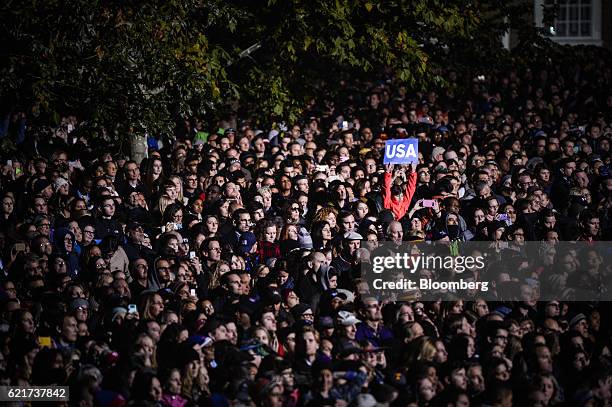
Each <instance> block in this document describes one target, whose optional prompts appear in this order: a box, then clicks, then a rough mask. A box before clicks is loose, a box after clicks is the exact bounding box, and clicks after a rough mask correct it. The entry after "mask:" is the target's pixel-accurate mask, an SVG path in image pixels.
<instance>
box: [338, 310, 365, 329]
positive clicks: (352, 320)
mask: <svg viewBox="0 0 612 407" xmlns="http://www.w3.org/2000/svg"><path fill="white" fill-rule="evenodd" d="M337 321H338V324H340V325H342V326H350V325H355V324H357V323H359V322H361V321H360V320H359V319H357V317H355V315H353V314H352V313H350V312H348V311H340V312H338V318H337Z"/></svg>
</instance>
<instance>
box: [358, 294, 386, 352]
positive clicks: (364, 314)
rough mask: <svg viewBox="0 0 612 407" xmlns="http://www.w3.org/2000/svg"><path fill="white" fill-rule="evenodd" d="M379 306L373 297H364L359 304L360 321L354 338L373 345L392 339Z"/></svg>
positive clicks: (380, 344)
mask: <svg viewBox="0 0 612 407" xmlns="http://www.w3.org/2000/svg"><path fill="white" fill-rule="evenodd" d="M380 309H381V306H380V303H379V302H378V300H377V299H376V298H375V297H364V298H363V299H362V300H361V301H360V304H359V314H360V315H361V320H362V321H363V322H361V323H360V324H358V325H357V333H356V334H355V338H356V339H357V340H358V341H359V342H361V341H366V340H367V341H369V342H371V343H372V344H373V345H374V346H385V345H388V344H389V343H390V342H391V341H392V340H393V334H392V333H391V331H390V330H389V329H388V328H387V327H386V326H384V324H383V318H382V312H381V311H380Z"/></svg>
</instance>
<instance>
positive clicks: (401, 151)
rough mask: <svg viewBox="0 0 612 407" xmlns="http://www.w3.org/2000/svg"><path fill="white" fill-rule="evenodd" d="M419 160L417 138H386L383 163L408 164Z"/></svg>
mask: <svg viewBox="0 0 612 407" xmlns="http://www.w3.org/2000/svg"><path fill="white" fill-rule="evenodd" d="M418 162H419V140H418V139H415V138H406V139H397V140H387V141H386V142H385V157H384V159H383V163H384V164H410V163H417V164H418Z"/></svg>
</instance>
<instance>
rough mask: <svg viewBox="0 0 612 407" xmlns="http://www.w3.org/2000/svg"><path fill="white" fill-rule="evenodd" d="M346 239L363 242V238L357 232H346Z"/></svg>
mask: <svg viewBox="0 0 612 407" xmlns="http://www.w3.org/2000/svg"><path fill="white" fill-rule="evenodd" d="M344 239H346V240H363V236H361V235H360V234H359V233H357V232H346V233H345V234H344Z"/></svg>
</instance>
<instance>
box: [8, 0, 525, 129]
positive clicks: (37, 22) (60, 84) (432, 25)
mask: <svg viewBox="0 0 612 407" xmlns="http://www.w3.org/2000/svg"><path fill="white" fill-rule="evenodd" d="M524 4H525V2H518V5H517V4H514V3H512V2H505V1H502V0H481V1H467V2H466V1H463V0H414V1H413V0H387V1H374V0H268V1H253V0H167V1H163V2H159V1H150V0H141V1H133V0H132V1H130V0H127V1H120V0H115V1H113V0H71V1H60V0H46V1H38V0H23V1H20V2H16V1H9V2H5V4H4V5H1V6H0V18H2V21H3V22H4V25H3V26H2V27H0V33H1V34H0V35H1V38H2V41H1V43H2V49H1V54H2V61H3V62H2V65H0V91H1V92H2V95H3V96H2V97H3V100H5V101H9V103H13V104H17V105H19V106H22V107H24V108H27V109H29V110H31V111H32V112H33V113H35V114H36V115H38V118H39V121H40V122H41V123H47V122H51V123H52V122H54V121H55V122H57V120H58V118H59V116H60V115H62V114H66V113H69V112H70V113H76V114H77V115H78V116H80V117H81V119H85V120H87V124H88V125H89V126H90V127H92V128H99V127H104V128H105V129H108V130H115V131H118V132H119V133H123V134H124V133H125V132H128V131H131V130H134V131H138V132H144V131H147V132H150V133H159V132H164V131H170V129H171V128H172V126H173V123H174V120H176V118H177V117H180V116H181V115H184V116H193V115H197V116H202V115H206V114H208V115H211V114H212V115H214V114H215V113H216V112H219V111H221V110H220V109H221V107H222V106H223V105H224V103H226V102H227V101H239V104H240V106H241V107H242V109H244V110H246V111H247V112H249V113H252V114H254V115H255V116H258V117H265V118H281V117H282V118H291V117H295V115H296V114H297V113H299V111H300V109H301V108H302V107H303V106H304V102H305V101H307V100H309V99H310V98H313V97H316V96H318V95H321V93H325V94H329V95H334V93H335V92H336V91H338V90H339V89H340V84H341V82H342V81H343V80H345V79H347V78H372V77H374V76H376V75H378V74H379V73H381V72H383V71H384V72H387V73H389V74H392V75H393V76H394V77H395V78H398V79H399V80H401V81H403V82H405V83H406V84H407V85H408V86H410V87H419V88H420V87H422V86H425V85H429V84H432V83H434V84H436V83H438V84H439V83H442V82H443V80H444V78H443V75H442V69H443V68H445V67H448V66H449V64H454V65H455V66H456V68H457V69H461V67H462V66H474V65H475V64H480V65H482V68H483V69H486V65H487V64H494V63H499V61H500V60H502V59H503V57H504V56H507V54H505V52H504V51H503V50H501V49H500V48H501V42H500V36H501V35H502V33H503V32H504V31H505V30H506V29H507V27H508V26H510V25H517V24H524V23H522V22H521V21H520V20H518V19H517V18H515V16H518V15H520V14H521V13H522V12H524V10H523V9H521V8H522V7H524ZM245 50H246V51H245Z"/></svg>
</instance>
